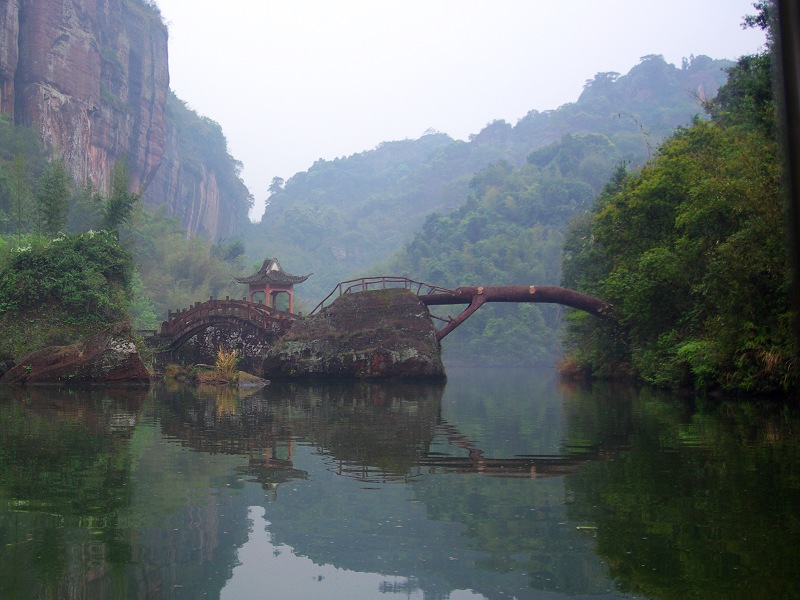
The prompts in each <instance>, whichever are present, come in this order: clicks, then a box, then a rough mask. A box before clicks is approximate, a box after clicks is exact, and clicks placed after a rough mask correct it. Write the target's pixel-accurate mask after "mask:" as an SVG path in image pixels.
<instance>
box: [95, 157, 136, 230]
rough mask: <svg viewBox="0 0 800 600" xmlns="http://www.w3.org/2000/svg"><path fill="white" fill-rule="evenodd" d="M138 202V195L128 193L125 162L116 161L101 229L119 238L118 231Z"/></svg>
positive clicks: (127, 174)
mask: <svg viewBox="0 0 800 600" xmlns="http://www.w3.org/2000/svg"><path fill="white" fill-rule="evenodd" d="M138 202H139V195H138V194H134V193H133V192H131V191H130V174H129V172H128V165H127V163H126V162H125V161H118V162H117V163H116V164H115V165H114V171H113V172H112V174H111V194H110V195H109V197H108V198H107V199H106V202H105V206H104V210H103V223H102V228H103V229H105V230H107V231H111V232H112V233H114V234H115V235H116V236H117V237H119V229H120V227H122V226H123V225H126V224H127V223H128V222H129V221H130V219H131V216H132V215H133V209H134V208H135V207H136V204H137V203H138Z"/></svg>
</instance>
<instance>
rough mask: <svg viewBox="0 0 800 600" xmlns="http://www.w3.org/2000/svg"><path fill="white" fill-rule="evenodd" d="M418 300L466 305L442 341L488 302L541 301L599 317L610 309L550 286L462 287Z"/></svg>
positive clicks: (444, 331) (429, 303)
mask: <svg viewBox="0 0 800 600" xmlns="http://www.w3.org/2000/svg"><path fill="white" fill-rule="evenodd" d="M419 299H420V301H421V302H422V303H423V304H425V305H427V306H443V305H449V304H467V305H468V306H467V308H466V309H464V311H463V312H462V313H461V314H460V315H458V316H457V317H456V318H454V319H451V320H450V321H449V322H448V323H447V325H445V326H444V327H443V328H442V329H440V330H439V332H438V333H437V335H436V338H437V339H438V340H439V341H441V340H442V339H443V338H444V337H445V336H446V335H448V334H449V333H450V332H451V331H453V330H454V329H455V328H456V327H458V326H459V325H461V324H462V323H463V322H464V321H466V320H467V319H468V318H469V317H470V316H471V315H472V314H473V313H474V312H475V311H476V310H478V309H479V308H480V307H481V306H483V305H484V304H485V303H487V302H543V303H548V304H561V305H563V306H569V307H571V308H575V309H578V310H582V311H585V312H587V313H590V314H592V315H595V316H597V317H601V318H607V317H609V316H610V313H611V309H612V306H611V305H610V304H609V303H608V302H605V301H603V300H601V299H599V298H595V297H594V296H589V295H587V294H582V293H580V292H576V291H574V290H569V289H566V288H562V287H557V286H551V285H538V286H534V285H499V286H464V287H459V288H456V289H455V290H452V291H450V292H438V293H436V294H427V295H420V296H419Z"/></svg>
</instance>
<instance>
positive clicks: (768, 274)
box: [564, 19, 798, 392]
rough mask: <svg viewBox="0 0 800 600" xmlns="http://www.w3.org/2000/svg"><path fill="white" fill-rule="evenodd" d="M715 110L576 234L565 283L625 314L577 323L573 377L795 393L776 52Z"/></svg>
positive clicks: (729, 88) (742, 73)
mask: <svg viewBox="0 0 800 600" xmlns="http://www.w3.org/2000/svg"><path fill="white" fill-rule="evenodd" d="M767 21H768V20H767V19H765V20H764V23H766V22H767ZM754 22H755V21H754ZM710 112H711V115H712V119H711V121H705V122H699V121H698V122H696V123H694V124H692V126H691V127H688V128H684V129H681V130H680V131H679V132H678V133H676V134H675V135H674V136H673V137H671V138H670V139H669V140H667V141H666V142H665V143H664V145H663V146H662V147H661V149H660V151H659V153H658V156H657V157H655V159H654V160H653V161H652V162H651V163H649V164H648V165H647V166H646V167H645V168H643V169H641V170H639V171H637V172H633V173H630V174H624V173H618V175H617V176H616V177H615V178H614V179H613V180H612V181H611V182H610V183H609V185H608V186H607V187H606V189H605V191H604V193H603V194H602V196H601V197H600V198H599V199H598V201H597V203H596V204H595V205H594V206H593V208H592V210H591V212H589V213H587V214H585V215H584V216H583V217H582V218H580V219H578V220H577V221H575V223H574V224H573V225H572V226H571V227H570V230H569V233H568V235H567V243H566V244H565V263H564V283H565V285H567V286H570V287H575V288H577V289H580V290H582V291H585V292H588V293H593V294H596V295H599V296H602V297H603V298H604V299H605V300H607V301H609V302H612V303H613V304H614V314H615V319H614V320H613V321H609V322H600V321H597V320H591V319H586V318H585V317H584V316H582V315H579V314H574V315H572V316H571V320H570V326H569V331H568V333H569V335H568V345H567V346H568V351H569V355H570V360H571V361H572V362H573V365H572V366H573V368H577V369H580V370H583V371H586V372H589V373H591V374H593V375H596V376H606V375H612V374H613V375H619V374H621V373H629V374H630V375H632V376H634V377H638V378H641V379H643V380H645V381H648V382H650V383H654V384H657V385H663V386H686V385H693V386H694V387H696V388H701V389H713V388H720V387H721V388H723V389H726V390H737V391H738V390H744V391H750V392H753V391H756V392H774V391H786V390H791V389H796V385H797V374H798V371H797V358H796V354H795V348H794V343H793V335H792V322H793V314H792V311H791V302H790V297H789V289H790V286H791V281H790V267H789V261H788V256H787V252H786V231H787V215H786V205H785V202H784V200H783V198H782V193H781V161H780V151H779V148H778V145H777V143H776V139H775V130H776V127H775V106H774V102H773V99H772V66H771V55H770V53H769V52H765V53H763V54H760V55H755V56H746V57H743V58H741V59H740V61H739V62H738V64H737V65H736V67H735V68H734V69H732V70H731V75H730V79H729V81H728V83H727V84H726V86H725V87H724V88H722V89H721V90H720V93H719V95H718V97H717V99H716V100H715V101H714V102H713V103H711V105H710Z"/></svg>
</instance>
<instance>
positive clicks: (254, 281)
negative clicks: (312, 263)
mask: <svg viewBox="0 0 800 600" xmlns="http://www.w3.org/2000/svg"><path fill="white" fill-rule="evenodd" d="M309 277H311V275H310V274H309V275H291V274H289V273H286V272H285V271H284V270H283V269H281V265H280V263H278V259H277V258H268V259H266V260H265V261H264V264H262V265H261V268H260V269H259V270H258V272H257V273H254V274H253V275H250V276H249V277H237V278H236V281H238V282H239V283H245V284H247V285H248V286H250V291H249V292H248V300H249V301H250V302H252V303H254V304H256V303H257V304H262V303H263V304H266V305H267V306H269V307H270V308H278V307H277V301H278V296H280V295H281V294H286V295H287V296H288V297H289V309H288V310H289V312H290V313H291V312H294V289H293V288H294V285H295V284H297V283H303V282H304V281H305V280H306V279H308V278H309Z"/></svg>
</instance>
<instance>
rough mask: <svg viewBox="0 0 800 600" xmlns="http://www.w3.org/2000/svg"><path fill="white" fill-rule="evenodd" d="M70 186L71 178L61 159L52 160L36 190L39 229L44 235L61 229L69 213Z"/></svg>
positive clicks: (52, 233) (53, 233)
mask: <svg viewBox="0 0 800 600" xmlns="http://www.w3.org/2000/svg"><path fill="white" fill-rule="evenodd" d="M71 186H72V178H71V177H70V176H69V173H67V167H66V165H65V164H64V161H63V160H59V159H56V160H53V161H51V162H50V163H49V164H48V165H47V166H46V167H45V168H44V171H43V172H42V176H41V177H40V179H39V189H38V190H37V191H36V208H37V210H38V213H39V230H40V231H41V233H43V234H44V235H55V234H57V233H58V232H60V231H63V229H64V225H66V223H67V215H68V213H69V200H70V195H71V189H70V188H71Z"/></svg>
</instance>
